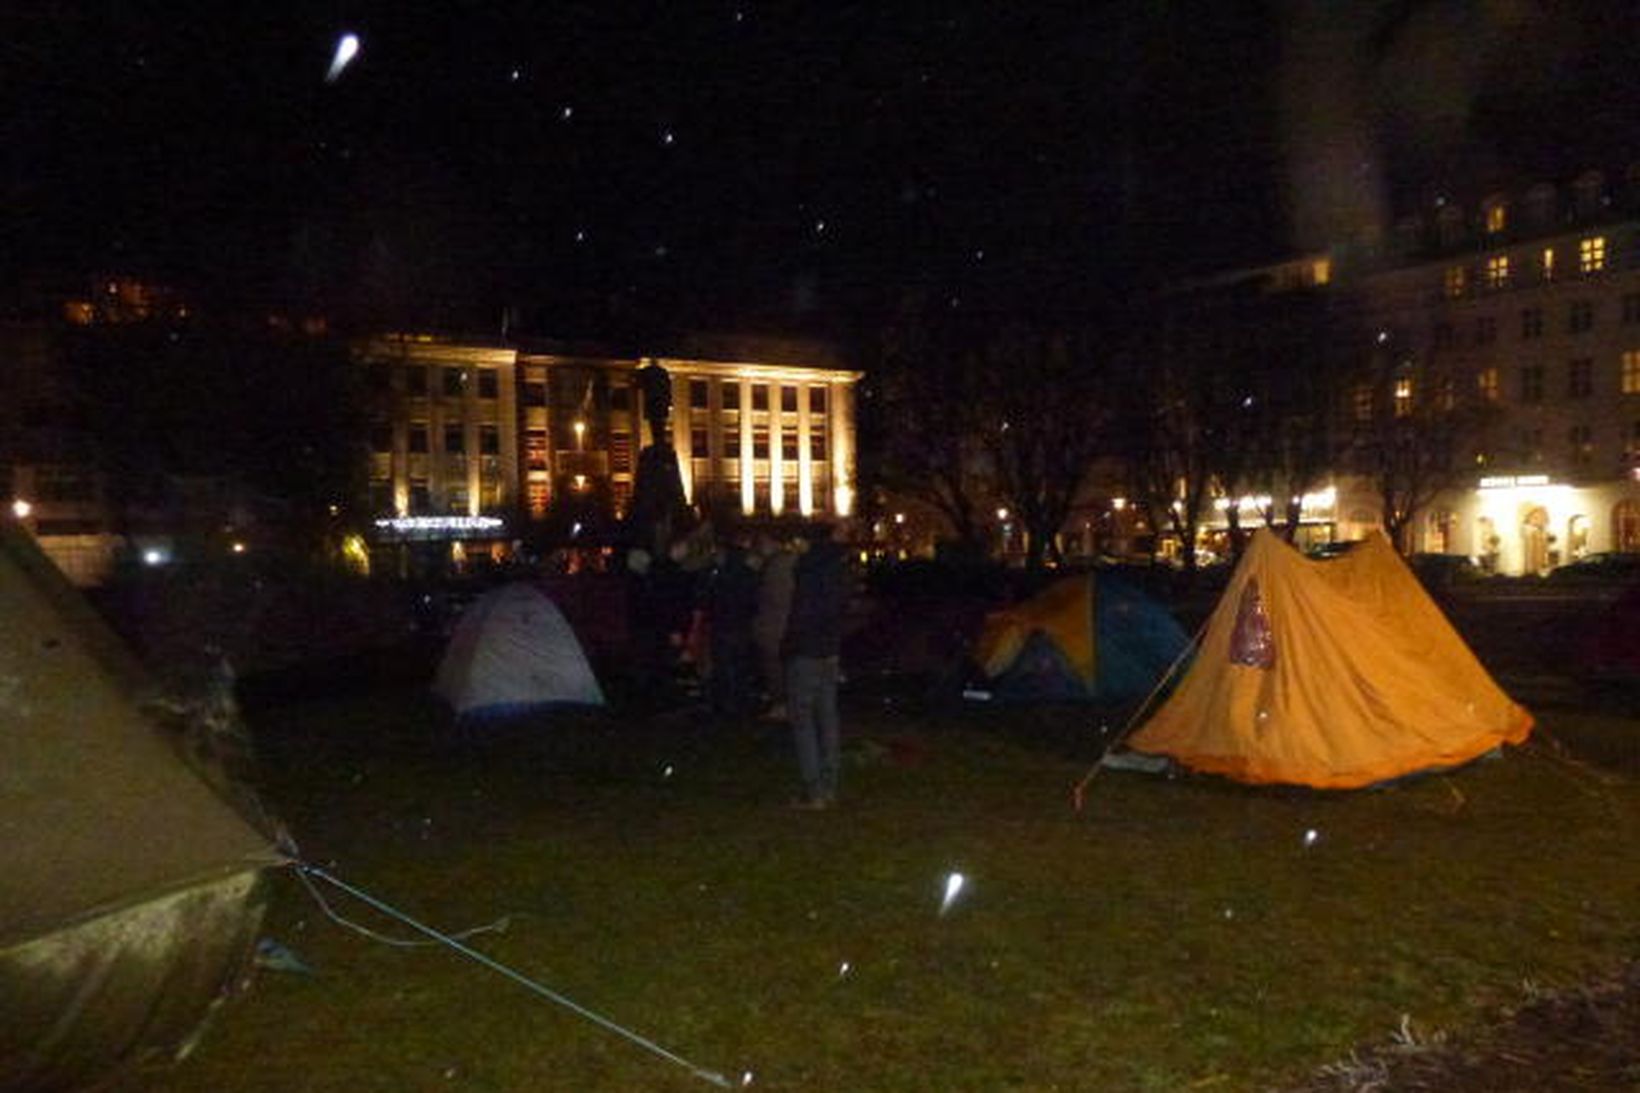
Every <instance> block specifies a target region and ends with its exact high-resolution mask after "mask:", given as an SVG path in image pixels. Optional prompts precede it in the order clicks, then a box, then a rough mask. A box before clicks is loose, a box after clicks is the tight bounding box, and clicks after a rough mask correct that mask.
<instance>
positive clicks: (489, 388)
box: [478, 368, 501, 398]
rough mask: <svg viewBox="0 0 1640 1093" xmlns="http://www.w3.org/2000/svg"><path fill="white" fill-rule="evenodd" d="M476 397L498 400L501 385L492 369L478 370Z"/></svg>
mask: <svg viewBox="0 0 1640 1093" xmlns="http://www.w3.org/2000/svg"><path fill="white" fill-rule="evenodd" d="M478 397H479V398H500V397H501V384H500V381H499V380H498V379H497V378H496V374H495V369H494V368H480V369H479V370H478Z"/></svg>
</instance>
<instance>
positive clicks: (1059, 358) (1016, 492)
mask: <svg viewBox="0 0 1640 1093" xmlns="http://www.w3.org/2000/svg"><path fill="white" fill-rule="evenodd" d="M1095 345H1096V342H1095V338H1094V336H1093V335H1092V334H1091V333H1083V334H1074V335H1073V334H1065V333H1057V332H1048V331H1044V330H1042V329H1039V328H1034V327H1030V326H1024V325H1020V326H1014V327H1010V328H1009V329H1007V330H1005V331H1003V332H1002V333H1001V334H1000V335H998V336H997V337H996V338H995V339H994V340H993V341H992V342H990V343H989V344H988V345H987V346H986V347H985V351H984V367H983V368H982V370H981V374H982V376H983V378H984V380H985V384H986V398H985V405H986V406H987V407H988V408H989V412H990V413H991V414H992V415H993V416H992V418H991V420H990V421H988V422H987V423H986V426H985V428H984V431H983V433H982V437H983V445H984V448H985V451H986V453H987V454H988V455H989V457H990V458H989V462H990V466H991V468H992V470H993V471H994V473H995V475H996V486H997V493H998V495H999V497H1000V499H1001V500H1003V501H1004V502H1005V503H1006V504H1007V505H1008V507H1009V508H1010V510H1011V511H1012V512H1013V513H1015V514H1016V516H1017V518H1018V519H1019V521H1020V523H1021V524H1022V525H1023V526H1024V529H1025V562H1026V566H1027V567H1028V568H1030V569H1033V570H1035V569H1040V568H1041V567H1042V565H1043V564H1044V562H1045V561H1046V560H1047V559H1049V558H1052V559H1053V560H1055V561H1058V560H1060V548H1059V542H1058V536H1059V532H1060V529H1061V528H1062V527H1063V526H1064V524H1065V520H1066V518H1067V517H1068V516H1069V515H1070V511H1071V506H1072V505H1073V504H1074V503H1075V501H1076V497H1077V494H1078V493H1080V492H1081V489H1082V487H1083V484H1084V483H1085V482H1086V481H1087V477H1088V474H1089V472H1090V471H1091V470H1092V467H1093V464H1094V460H1095V459H1096V458H1097V457H1098V456H1099V455H1101V454H1103V453H1104V452H1106V451H1108V450H1109V449H1110V448H1111V423H1112V420H1113V417H1114V412H1115V406H1114V405H1113V403H1112V401H1111V399H1110V398H1109V390H1108V382H1107V380H1108V374H1109V373H1108V366H1107V362H1106V361H1105V359H1103V357H1102V356H1101V355H1099V354H1098V353H1097V352H1096V350H1095Z"/></svg>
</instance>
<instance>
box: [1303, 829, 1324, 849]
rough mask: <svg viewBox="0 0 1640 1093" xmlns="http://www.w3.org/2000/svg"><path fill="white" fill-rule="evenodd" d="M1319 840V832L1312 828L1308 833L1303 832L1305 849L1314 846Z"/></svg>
mask: <svg viewBox="0 0 1640 1093" xmlns="http://www.w3.org/2000/svg"><path fill="white" fill-rule="evenodd" d="M1320 838H1321V832H1319V831H1317V830H1316V829H1315V828H1313V827H1312V828H1310V829H1309V830H1308V831H1306V832H1304V845H1305V846H1306V847H1311V846H1314V845H1315V844H1316V842H1317V841H1318V840H1320Z"/></svg>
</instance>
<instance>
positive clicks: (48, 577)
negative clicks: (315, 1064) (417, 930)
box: [0, 527, 282, 1090]
mask: <svg viewBox="0 0 1640 1093" xmlns="http://www.w3.org/2000/svg"><path fill="white" fill-rule="evenodd" d="M0 620H4V627H3V630H0V1088H4V1089H8V1090H50V1089H68V1088H75V1087H80V1086H84V1085H87V1084H90V1083H92V1082H97V1081H106V1080H108V1078H109V1077H110V1076H111V1075H112V1074H113V1073H115V1072H117V1070H118V1069H119V1068H120V1067H122V1066H124V1065H130V1064H133V1063H136V1062H140V1061H144V1060H150V1059H162V1058H173V1057H175V1056H177V1055H179V1054H180V1053H182V1052H184V1051H186V1049H187V1048H188V1047H189V1045H190V1044H191V1043H192V1041H193V1038H194V1037H195V1036H196V1035H197V1034H198V1031H199V1029H200V1028H201V1026H202V1023H203V1021H204V1019H205V1017H206V1016H207V1015H208V1014H209V1012H210V1010H211V1009H212V1008H213V1006H214V1005H215V1004H216V1002H217V1000H218V999H220V998H221V997H223V995H224V993H225V992H226V991H227V990H228V989H229V988H230V987H231V986H232V984H234V983H235V982H236V981H237V980H238V978H239V976H240V975H241V974H242V972H243V970H244V968H245V967H246V966H247V962H248V961H249V959H250V955H251V951H252V947H253V945H254V943H255V940H256V930H257V926H258V924H259V921H260V916H261V901H260V898H259V897H260V893H259V885H258V880H259V877H260V875H261V871H262V870H263V869H264V868H265V867H267V866H271V865H275V864H278V863H279V862H281V861H282V858H281V856H280V855H279V854H278V852H277V851H276V850H275V849H274V847H273V846H272V844H271V843H270V842H269V840H268V839H267V838H265V837H264V836H262V835H261V834H259V833H258V832H257V831H256V830H255V829H254V828H253V827H251V826H250V825H249V824H248V823H246V822H245V821H244V820H243V819H241V818H240V816H239V815H238V814H237V813H235V812H234V811H233V810H232V809H231V808H230V807H229V806H228V805H227V804H226V803H224V802H223V801H222V800H221V799H220V798H219V797H217V796H216V794H215V793H214V792H213V791H212V790H211V789H210V788H209V787H208V786H207V785H206V783H205V782H204V780H203V779H202V778H200V777H199V776H198V775H196V774H195V773H194V771H193V770H191V769H190V768H189V767H188V766H187V765H186V764H185V763H184V762H183V761H182V759H181V758H180V756H179V754H178V752H177V751H176V750H175V749H174V748H173V747H172V746H171V744H170V743H169V742H168V741H167V740H166V739H165V738H164V737H163V736H162V735H161V732H160V730H159V729H158V727H157V726H156V725H154V724H153V723H152V722H151V721H149V720H148V718H147V717H145V716H144V714H143V712H142V711H141V709H140V707H139V704H138V703H139V688H140V685H141V677H140V674H139V673H138V671H137V669H136V667H135V665H134V661H133V660H132V659H131V658H129V657H128V656H127V655H126V653H125V651H124V650H123V648H122V647H121V646H120V645H119V642H118V640H117V639H116V638H115V637H114V636H113V634H112V633H111V632H110V631H108V630H107V629H106V628H105V627H103V626H102V625H101V623H100V621H99V620H98V619H96V617H95V616H94V615H93V614H92V612H91V610H90V608H89V607H88V606H87V605H86V604H85V602H84V601H83V600H81V599H80V598H79V595H78V593H76V592H75V591H74V590H73V589H72V588H70V587H69V586H68V584H67V582H66V581H65V580H64V579H63V578H62V576H61V574H60V573H58V572H57V571H56V569H55V568H54V567H53V566H52V564H51V563H50V561H49V560H47V559H46V558H45V557H44V555H42V554H41V553H40V552H39V550H38V549H37V548H36V547H35V545H34V544H33V542H32V541H31V540H29V539H28V538H27V537H26V535H25V534H24V533H23V532H21V531H20V530H19V529H16V528H15V527H13V528H5V529H0Z"/></svg>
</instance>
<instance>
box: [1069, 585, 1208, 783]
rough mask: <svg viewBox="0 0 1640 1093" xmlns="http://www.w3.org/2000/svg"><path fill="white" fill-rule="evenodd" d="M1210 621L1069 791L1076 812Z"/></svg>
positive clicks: (1196, 644) (1205, 621) (1186, 644)
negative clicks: (1109, 758)
mask: <svg viewBox="0 0 1640 1093" xmlns="http://www.w3.org/2000/svg"><path fill="white" fill-rule="evenodd" d="M1212 621H1213V616H1212V614H1211V613H1209V614H1208V616H1207V618H1205V619H1203V620H1202V624H1201V625H1200V626H1198V627H1197V628H1196V632H1195V633H1194V634H1193V635H1191V638H1190V640H1189V641H1188V642H1186V643H1185V647H1184V648H1183V649H1181V650H1179V655H1178V656H1176V657H1174V658H1173V663H1172V664H1169V665H1168V666H1167V671H1165V672H1163V673H1162V677H1161V678H1160V679H1158V680H1157V681H1156V685H1155V686H1154V687H1152V688H1151V689H1150V693H1149V694H1147V695H1145V698H1144V701H1143V702H1140V703H1139V704H1138V705H1137V706H1135V707H1134V708H1133V713H1132V714H1131V715H1129V717H1128V719H1127V723H1126V724H1125V725H1123V726H1122V728H1121V730H1120V731H1119V732H1117V734H1116V735H1115V736H1113V737H1111V739H1110V743H1108V744H1106V745H1105V750H1104V751H1102V752H1100V753H1099V758H1098V759H1096V760H1094V763H1093V766H1092V767H1090V768H1088V772H1087V773H1086V774H1084V775H1083V776H1082V780H1081V781H1080V782H1078V783H1076V786H1075V788H1073V789H1072V790H1071V805H1072V807H1074V808H1075V810H1076V811H1077V812H1081V811H1082V806H1083V805H1084V804H1085V803H1086V801H1087V791H1088V785H1089V784H1090V783H1091V782H1092V781H1093V779H1094V776H1095V775H1097V774H1098V773H1099V772H1100V770H1102V769H1104V765H1105V756H1106V755H1107V754H1109V753H1110V752H1111V751H1112V750H1113V749H1115V748H1117V747H1120V746H1121V744H1122V741H1124V740H1126V739H1127V738H1128V734H1130V733H1131V732H1133V730H1134V728H1135V727H1136V726H1137V725H1138V724H1139V722H1140V720H1142V719H1143V717H1144V716H1145V714H1147V713H1149V712H1150V705H1151V703H1152V702H1154V701H1155V700H1156V696H1157V695H1159V694H1161V693H1162V688H1164V687H1166V686H1167V685H1168V683H1170V682H1171V681H1172V679H1173V677H1174V676H1175V675H1177V674H1178V671H1179V666H1180V665H1182V664H1183V663H1184V662H1185V658H1187V657H1189V656H1190V654H1191V653H1193V652H1195V650H1196V647H1197V646H1198V645H1200V644H1201V640H1202V635H1203V634H1205V633H1206V632H1207V624H1208V623H1210V622H1212Z"/></svg>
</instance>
